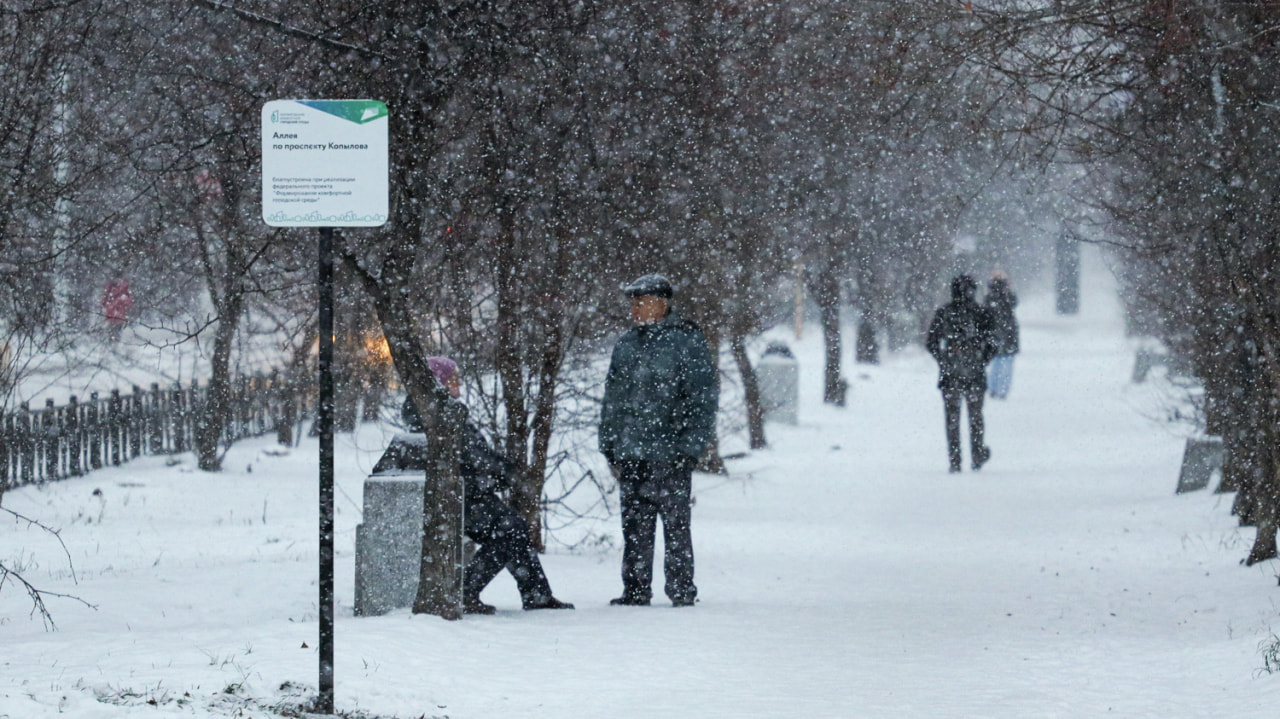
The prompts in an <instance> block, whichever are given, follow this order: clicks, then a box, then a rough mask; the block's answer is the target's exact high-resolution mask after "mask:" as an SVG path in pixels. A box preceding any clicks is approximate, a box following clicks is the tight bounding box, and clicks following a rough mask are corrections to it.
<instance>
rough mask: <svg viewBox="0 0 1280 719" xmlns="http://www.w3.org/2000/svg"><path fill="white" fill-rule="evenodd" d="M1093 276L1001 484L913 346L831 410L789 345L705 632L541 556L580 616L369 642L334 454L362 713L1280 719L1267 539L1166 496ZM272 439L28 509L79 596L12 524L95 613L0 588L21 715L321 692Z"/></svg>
mask: <svg viewBox="0 0 1280 719" xmlns="http://www.w3.org/2000/svg"><path fill="white" fill-rule="evenodd" d="M1090 257H1091V256H1090ZM1091 259H1092V263H1091V264H1090V265H1089V266H1088V267H1087V269H1089V270H1091V271H1090V272H1088V277H1089V278H1090V283H1089V285H1088V286H1087V287H1086V291H1085V294H1084V305H1083V311H1082V314H1081V315H1080V316H1079V317H1069V318H1063V317H1058V316H1056V315H1054V314H1053V312H1052V306H1051V301H1052V300H1051V298H1050V297H1047V296H1031V297H1024V302H1023V306H1022V307H1020V309H1019V317H1020V321H1021V322H1022V326H1023V344H1024V352H1023V353H1022V354H1021V355H1020V356H1019V358H1018V360H1017V366H1016V368H1015V378H1014V388H1013V393H1012V395H1011V397H1010V399H1009V400H1008V401H1006V402H1003V403H996V402H989V403H988V411H987V426H988V437H989V444H990V445H991V446H992V448H993V450H994V455H993V459H992V461H991V463H990V464H989V465H988V466H987V467H986V468H984V469H983V471H982V472H980V473H973V472H968V471H966V472H965V473H963V474H960V475H950V474H948V473H947V471H946V452H945V447H944V443H943V439H942V408H941V401H940V399H939V396H938V392H937V390H936V389H935V388H934V385H933V381H934V372H935V369H934V366H933V364H932V362H931V361H930V360H929V358H928V357H927V356H926V355H924V354H923V353H922V352H919V351H914V352H909V353H906V354H903V355H898V356H894V357H892V358H890V359H889V361H888V362H887V363H886V364H884V365H882V366H878V367H870V368H866V367H857V368H852V369H851V370H850V371H851V372H852V373H854V377H853V388H852V401H851V403H850V406H849V407H848V408H846V409H836V408H832V407H826V406H823V405H822V404H821V403H820V402H818V401H816V400H817V398H819V397H820V396H821V391H820V387H819V386H818V383H819V382H820V375H821V372H820V365H819V362H820V357H821V347H820V344H819V343H820V340H819V338H818V337H817V336H816V333H810V335H809V336H807V337H805V338H804V339H802V340H801V341H799V342H797V343H795V348H796V350H797V354H798V356H799V358H800V361H801V363H802V382H803V383H804V386H803V398H802V405H801V423H800V424H799V425H798V426H795V427H789V426H777V425H770V427H769V439H770V442H771V447H770V448H769V449H767V450H764V451H761V452H756V453H754V454H752V455H751V456H749V457H747V458H744V459H740V460H734V461H732V462H731V463H730V466H731V469H732V472H731V474H730V475H729V476H728V477H714V476H704V475H699V476H698V477H697V479H696V480H695V490H696V494H697V505H696V507H695V509H694V542H695V550H696V552H697V562H698V565H697V566H698V574H697V582H698V586H699V590H700V594H701V597H702V601H701V602H700V603H699V605H698V606H697V607H695V608H693V609H681V610H677V609H672V608H670V607H669V606H667V605H666V603H665V602H662V601H656V602H655V605H654V606H653V607H650V608H617V607H609V606H607V603H608V599H609V598H610V597H612V596H615V595H616V594H617V593H618V591H619V589H620V586H619V584H620V582H619V579H618V563H619V558H618V552H617V551H616V550H612V551H605V552H603V553H601V554H597V555H568V554H553V555H550V556H547V557H545V560H544V561H545V564H546V566H547V572H548V575H549V576H550V578H551V582H552V585H553V586H554V587H555V590H556V593H557V595H559V596H561V597H562V598H564V599H566V600H568V601H572V602H575V603H576V604H577V607H578V608H577V610H575V611H573V612H552V613H548V612H534V613H525V612H522V611H520V610H519V599H518V597H517V595H516V592H515V588H514V584H513V583H512V582H511V580H510V579H509V578H507V577H506V576H505V575H503V576H501V577H499V579H498V580H497V581H495V583H494V585H493V586H491V587H490V589H489V590H488V591H487V592H486V594H485V599H486V600H487V601H490V602H492V603H494V604H496V605H498V606H499V609H500V611H499V613H498V614H497V615H496V616H493V617H468V618H467V619H465V620H464V621H461V622H452V623H450V622H444V621H441V620H438V619H435V618H431V617H415V616H411V615H410V614H409V613H408V612H407V611H401V612H396V613H392V614H390V615H387V616H383V617H377V618H359V619H357V618H354V617H352V616H351V602H352V581H353V580H352V573H353V569H352V561H353V560H352V554H353V551H352V546H353V542H354V526H355V524H356V523H357V522H358V521H359V517H358V511H357V510H358V506H357V505H358V503H359V499H360V486H361V480H362V479H363V477H364V476H365V474H367V472H368V470H369V467H370V465H371V464H372V461H373V459H374V458H375V457H376V454H377V452H378V451H379V450H380V449H381V446H382V443H383V442H384V436H383V435H382V434H381V431H380V430H377V429H374V428H367V429H366V430H364V431H363V432H362V433H361V434H360V435H359V436H358V437H357V438H356V440H354V444H352V440H350V439H346V438H344V439H342V440H340V445H339V455H340V457H339V461H340V465H339V483H340V486H341V489H342V492H341V493H340V494H339V516H338V530H339V537H338V548H339V563H338V569H339V572H340V574H339V582H338V590H339V601H340V607H339V622H338V627H337V632H338V640H337V641H338V644H337V647H338V662H337V672H336V675H337V684H338V693H337V695H338V704H339V707H340V708H342V709H344V710H347V711H357V710H358V711H363V712H368V713H369V714H379V715H391V716H397V717H417V716H419V715H422V714H425V715H426V716H428V717H430V716H449V717H454V718H458V719H461V718H468V719H470V718H487V717H503V718H517V717H584V718H585V717H612V718H615V719H629V718H631V717H637V718H638V717H699V718H700V717H806V718H807V717H930V718H932V717H1053V716H1058V717H1092V716H1102V715H1112V716H1125V717H1133V716H1152V717H1219V716H1235V717H1254V716H1259V717H1261V716H1270V715H1272V714H1273V712H1274V707H1275V706H1276V705H1277V703H1278V702H1280V676H1272V675H1267V674H1263V673H1260V672H1259V670H1260V669H1261V667H1262V666H1263V658H1262V655H1261V654H1260V653H1259V643H1260V642H1264V641H1270V640H1271V639H1272V638H1273V636H1272V634H1271V632H1272V627H1273V625H1275V627H1276V628H1277V629H1280V616H1278V615H1277V608H1276V601H1277V599H1280V588H1277V581H1276V572H1277V567H1273V566H1270V565H1264V566H1259V567H1254V568H1251V569H1245V568H1243V567H1241V566H1239V565H1238V560H1239V559H1240V558H1241V557H1243V556H1244V555H1245V553H1246V552H1247V547H1248V543H1249V541H1250V540H1251V538H1252V533H1251V531H1249V530H1244V531H1242V530H1239V529H1237V527H1236V526H1235V521H1234V519H1233V518H1232V517H1231V516H1230V515H1229V507H1230V502H1229V499H1230V498H1229V497H1222V496H1215V495H1212V494H1210V493H1207V492H1200V493H1197V494H1193V495H1184V496H1175V495H1174V493H1173V489H1174V486H1175V483H1176V477H1177V471H1178V462H1179V459H1180V453H1181V448H1182V439H1181V438H1180V437H1179V436H1177V435H1176V433H1175V432H1174V431H1173V430H1172V429H1171V428H1169V427H1168V426H1165V425H1160V424H1157V423H1155V422H1153V421H1152V419H1150V416H1152V415H1154V414H1155V413H1156V412H1157V410H1158V407H1159V397H1158V396H1157V395H1156V393H1157V392H1158V390H1157V388H1156V387H1155V386H1153V385H1142V386H1133V385H1130V384H1128V375H1129V370H1130V368H1131V362H1132V347H1131V346H1130V345H1129V344H1128V342H1127V341H1126V340H1125V339H1124V337H1123V332H1122V326H1121V324H1120V320H1119V316H1118V310H1117V308H1116V306H1115V302H1114V300H1113V297H1112V295H1111V294H1109V291H1110V283H1109V282H1108V278H1107V277H1106V275H1105V273H1103V272H1101V271H1099V269H1100V268H1099V265H1098V263H1097V260H1096V258H1091ZM269 447H270V445H269V444H268V443H265V442H263V443H257V444H254V443H245V444H244V445H243V446H240V447H237V448H236V449H235V450H234V451H233V453H232V455H231V456H230V458H229V460H228V463H227V467H228V469H229V471H228V472H226V473H224V475H221V476H214V477H210V476H206V475H201V474H199V473H193V472H190V471H189V470H188V469H186V468H184V467H165V466H164V463H163V462H162V461H159V460H144V461H142V462H139V463H137V464H135V465H133V466H131V467H127V468H122V469H119V470H112V471H106V472H101V473H99V474H97V475H95V476H93V477H89V478H86V479H81V480H75V481H69V482H64V483H60V484H58V485H56V486H51V487H47V488H44V489H34V488H28V489H24V490H22V491H19V492H14V493H11V494H10V495H8V496H6V497H5V500H4V501H5V506H6V507H8V508H11V509H13V510H15V511H19V512H22V513H23V514H27V515H30V516H37V517H40V518H41V519H43V520H45V521H47V522H49V523H51V524H53V525H55V526H61V527H63V528H64V531H63V535H62V536H63V539H64V540H65V541H66V543H67V545H68V548H69V549H70V551H71V553H72V556H73V558H74V559H75V565H76V570H77V571H78V573H79V575H80V584H79V585H78V586H73V585H71V584H70V582H69V580H68V579H67V578H66V577H65V574H66V572H65V562H60V560H59V556H58V550H57V549H56V545H55V546H53V547H51V546H49V542H47V541H46V540H44V539H43V538H41V537H40V536H39V534H38V533H37V532H35V531H32V530H29V529H24V528H23V527H22V526H20V525H18V524H16V523H14V522H12V521H9V520H6V521H5V522H4V523H2V524H0V557H3V558H4V559H5V561H6V562H8V561H11V560H12V559H13V558H19V559H21V558H24V557H25V561H26V562H27V563H28V564H30V565H32V569H30V570H29V572H28V573H29V575H30V576H31V578H33V579H37V580H38V583H40V584H41V585H43V586H47V587H48V588H51V589H54V590H56V591H65V592H68V593H74V594H77V595H79V596H82V597H85V598H87V599H88V600H89V601H92V602H93V603H95V604H97V605H98V607H99V609H98V610H97V611H94V612H91V611H88V610H86V609H83V608H81V607H78V606H77V605H75V604H73V603H69V602H65V601H57V602H54V603H53V604H52V605H51V609H53V611H54V612H55V617H56V619H57V620H58V622H59V627H60V630H59V631H58V632H56V633H45V632H44V631H43V630H42V628H41V626H40V623H39V622H38V621H36V620H29V619H28V618H27V613H26V612H27V609H26V606H25V598H24V597H23V596H22V595H21V594H19V593H18V592H16V591H15V590H14V588H12V587H5V589H4V592H3V593H0V647H3V651H0V718H12V719H17V718H18V717H23V718H26V717H42V716H68V717H76V718H80V717H107V718H115V717H133V716H139V717H141V716H146V717H178V716H197V717H204V716H230V715H233V712H234V711H237V710H239V711H242V712H243V716H253V717H259V719H260V718H261V717H264V716H274V714H272V713H269V712H268V711H266V709H265V708H264V705H270V704H272V703H274V702H277V701H279V700H280V699H281V698H282V695H287V694H288V693H289V690H281V686H282V685H283V684H284V683H285V682H291V683H293V684H295V685H296V684H305V685H312V686H313V685H314V682H315V674H316V666H315V664H316V656H315V653H314V651H315V650H314V646H315V631H316V625H315V587H314V573H315V550H314V535H315V518H314V507H315V490H314V483H315V453H314V451H313V450H314V445H310V447H309V446H308V445H306V444H304V445H303V448H302V449H301V450H299V451H297V452H295V453H294V454H292V455H290V456H284V457H277V456H270V455H268V454H266V453H264V450H266V449H268V448H269ZM250 465H252V467H253V471H252V473H246V472H245V471H244V468H246V467H249V466H250ZM94 489H101V490H102V492H103V494H102V496H101V497H98V496H94V495H93V494H92V492H93V490H94ZM615 522H616V520H615ZM600 529H601V531H605V532H611V533H614V534H616V533H617V528H616V526H613V524H608V525H604V526H602V527H601V528H600ZM1271 564H1274V563H1271ZM657 584H658V587H659V588H660V586H661V582H660V580H659V582H658V583H657ZM660 599H661V597H659V600H660ZM304 643H305V644H306V648H303V644H304ZM228 689H232V690H234V691H232V692H231V693H227V691H226V690H228ZM187 694H189V695H190V696H189V697H187V696H184V695H187ZM99 697H103V698H105V699H107V700H109V701H110V702H113V703H104V702H103V701H100V700H99ZM149 700H154V701H155V705H150V704H148V703H147V702H148V701H149Z"/></svg>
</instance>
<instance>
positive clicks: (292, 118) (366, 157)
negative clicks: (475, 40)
mask: <svg viewBox="0 0 1280 719" xmlns="http://www.w3.org/2000/svg"><path fill="white" fill-rule="evenodd" d="M387 127H388V113H387V106H386V105H384V104H383V103H381V102H379V101H377V100H274V101H272V102H268V103H267V104H265V105H263V107H262V219H263V221H264V222H266V223H267V224H268V225H271V226H272V227H316V228H319V232H320V241H319V248H318V249H319V273H318V276H317V286H318V289H319V292H318V295H319V305H320V331H319V334H320V358H319V374H320V377H319V384H320V387H319V389H320V401H319V407H318V408H317V412H316V433H317V434H318V435H319V437H320V478H319V479H320V567H319V572H320V582H319V585H320V617H319V618H320V640H319V643H318V646H319V651H320V681H319V690H320V693H319V696H318V698H317V700H316V706H315V709H316V711H318V712H320V713H322V714H332V713H333V708H334V703H333V644H334V633H333V619H334V597H333V511H334V509H333V228H335V227H378V226H380V225H382V224H384V223H386V221H387V214H388V206H389V202H388V196H389V184H388V183H389V180H388V177H389V172H388V170H389V163H388V139H387V135H388V133H387Z"/></svg>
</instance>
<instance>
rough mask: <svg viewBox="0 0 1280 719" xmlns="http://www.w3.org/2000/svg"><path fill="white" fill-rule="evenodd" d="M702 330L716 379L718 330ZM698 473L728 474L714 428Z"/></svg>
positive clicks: (699, 461) (717, 433) (718, 349)
mask: <svg viewBox="0 0 1280 719" xmlns="http://www.w3.org/2000/svg"><path fill="white" fill-rule="evenodd" d="M702 329H703V334H704V335H705V336H706V338H707V347H708V349H710V351H711V366H712V368H713V369H714V370H715V373H716V376H717V377H718V376H720V328H718V327H704V328H702ZM698 471H699V472H707V473H710V474H728V473H729V470H728V469H726V468H725V466H724V458H723V457H721V456H720V431H719V430H718V429H716V428H715V427H714V426H713V427H712V430H711V442H710V443H709V444H708V445H707V449H706V451H704V452H703V453H702V459H700V460H698Z"/></svg>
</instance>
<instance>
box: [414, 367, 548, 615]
mask: <svg viewBox="0 0 1280 719" xmlns="http://www.w3.org/2000/svg"><path fill="white" fill-rule="evenodd" d="M427 364H428V366H430V367H431V372H432V374H434V375H435V376H436V379H437V380H439V382H440V384H442V385H444V387H445V388H446V389H448V390H449V395H450V396H451V397H453V400H452V401H455V402H456V401H457V398H458V395H459V393H460V389H459V383H458V365H457V364H456V363H454V361H453V360H451V359H449V358H448V357H428V358H427ZM459 404H461V403H459ZM464 411H465V409H464ZM401 414H402V416H403V419H404V423H405V425H406V426H407V427H408V430H409V431H410V432H422V431H423V429H422V419H421V416H420V415H419V414H418V408H417V407H415V406H414V404H413V400H412V399H409V398H406V399H405V401H404V408H403V409H402V411H401ZM458 441H459V445H460V447H459V449H460V450H461V452H460V458H459V460H460V461H459V467H458V468H459V470H460V471H461V473H462V486H463V496H464V498H465V502H466V519H465V521H464V531H465V532H466V534H467V536H468V537H470V538H471V540H472V541H473V542H475V543H476V544H478V545H480V548H479V550H477V551H476V555H475V557H473V558H472V560H471V561H470V562H468V563H467V567H466V570H465V572H464V579H463V589H462V608H463V611H465V612H467V613H468V614H493V613H494V611H496V610H495V609H494V608H493V606H491V605H489V604H485V603H484V602H481V601H480V592H481V591H483V590H484V588H485V587H486V586H488V584H489V582H490V581H492V580H493V578H494V577H496V576H498V573H499V572H501V571H502V569H503V567H506V569H507V571H508V572H510V573H511V576H512V577H514V578H515V580H516V587H517V588H519V590H520V601H521V603H522V604H523V605H524V608H525V609H573V605H572V604H569V603H568V602H562V601H560V600H559V599H556V598H555V597H553V596H551V585H550V584H549V583H548V582H547V575H546V574H545V573H544V572H543V571H542V562H541V561H540V560H539V559H538V551H537V550H536V549H534V547H533V543H532V542H531V541H530V539H529V525H528V524H527V523H526V522H525V520H524V518H523V517H521V516H520V515H519V514H518V513H517V512H516V511H515V510H514V509H512V508H511V506H510V505H508V504H507V503H506V502H504V501H503V499H502V497H501V496H500V495H499V494H498V492H499V491H500V490H502V489H509V488H510V487H511V464H510V462H508V461H507V458H506V457H503V456H502V455H501V454H498V453H497V452H496V451H494V450H493V448H492V447H490V446H489V443H488V442H487V441H486V440H485V438H484V435H482V434H481V433H480V430H479V429H478V428H477V427H476V426H475V425H474V424H473V423H472V422H470V421H469V420H468V421H467V422H464V423H463V425H462V427H461V428H460V431H459V433H458Z"/></svg>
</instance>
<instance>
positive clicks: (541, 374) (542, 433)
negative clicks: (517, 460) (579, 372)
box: [512, 308, 564, 552]
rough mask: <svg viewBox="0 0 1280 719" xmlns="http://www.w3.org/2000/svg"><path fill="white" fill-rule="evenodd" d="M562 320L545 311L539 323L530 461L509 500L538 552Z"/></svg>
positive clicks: (543, 547) (561, 350) (542, 541)
mask: <svg viewBox="0 0 1280 719" xmlns="http://www.w3.org/2000/svg"><path fill="white" fill-rule="evenodd" d="M562 320H563V318H562V316H561V312H560V311H559V310H558V308H557V309H556V310H555V311H549V312H548V316H547V318H546V321H545V322H544V323H543V340H542V358H541V361H540V363H539V367H538V397H537V400H536V403H535V407H534V413H533V461H532V462H531V463H530V464H529V469H528V471H526V472H525V475H524V477H523V478H522V479H523V480H524V481H522V482H521V483H520V484H521V489H520V491H519V492H516V493H515V495H514V496H513V497H512V500H513V503H514V504H515V507H516V510H517V511H518V512H520V515H521V516H522V517H524V519H525V521H526V522H528V523H529V537H530V538H531V539H532V540H533V546H535V547H537V549H538V551H539V552H542V551H545V550H546V538H545V537H544V536H543V534H542V491H543V487H544V485H545V483H546V476H547V454H548V452H549V451H550V447H551V433H552V430H553V429H554V427H555V413H556V386H557V384H558V383H559V380H560V368H561V366H562V362H563V359H564V348H563V346H562V344H561V342H562V325H561V322H562Z"/></svg>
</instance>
